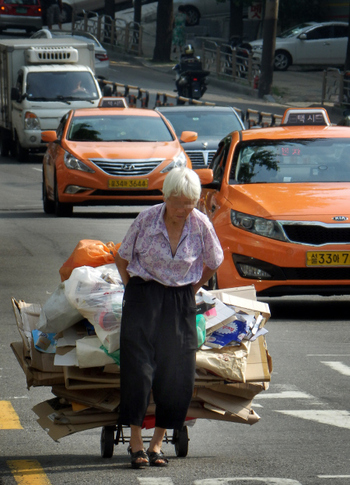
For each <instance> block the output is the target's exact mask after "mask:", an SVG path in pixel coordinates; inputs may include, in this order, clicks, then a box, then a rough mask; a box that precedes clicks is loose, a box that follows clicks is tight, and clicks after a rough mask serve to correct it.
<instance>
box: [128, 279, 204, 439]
mask: <svg viewBox="0 0 350 485" xmlns="http://www.w3.org/2000/svg"><path fill="white" fill-rule="evenodd" d="M123 305H124V306H123V316H122V324H121V336H120V378H121V404H120V423H121V424H124V425H128V426H130V425H131V424H132V425H136V426H142V423H143V420H144V417H145V414H146V410H147V406H148V403H149V398H150V393H151V390H152V392H153V398H154V402H155V404H156V415H155V417H156V426H158V427H160V428H166V429H181V427H182V426H183V423H184V421H185V417H186V413H187V409H188V406H189V404H190V402H191V397H192V393H193V387H194V374H195V365H196V349H197V332H196V302H195V297H194V291H193V287H192V285H188V286H183V287H166V286H163V285H161V284H159V283H157V282H155V281H148V282H147V281H144V280H143V279H142V278H138V277H133V278H131V279H130V281H129V283H128V284H127V286H126V288H125V295H124V304H123Z"/></svg>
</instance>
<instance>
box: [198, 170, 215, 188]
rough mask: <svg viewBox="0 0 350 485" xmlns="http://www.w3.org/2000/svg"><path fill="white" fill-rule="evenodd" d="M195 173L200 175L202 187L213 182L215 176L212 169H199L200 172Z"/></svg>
mask: <svg viewBox="0 0 350 485" xmlns="http://www.w3.org/2000/svg"><path fill="white" fill-rule="evenodd" d="M195 172H196V174H197V175H198V177H199V180H200V181H201V185H202V186H203V185H208V184H211V183H212V182H213V179H214V174H213V171H212V169H211V168H199V169H198V170H195Z"/></svg>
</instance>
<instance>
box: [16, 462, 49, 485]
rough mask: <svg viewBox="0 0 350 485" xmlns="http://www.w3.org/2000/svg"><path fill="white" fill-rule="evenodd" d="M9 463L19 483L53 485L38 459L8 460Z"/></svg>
mask: <svg viewBox="0 0 350 485" xmlns="http://www.w3.org/2000/svg"><path fill="white" fill-rule="evenodd" d="M7 465H8V466H9V468H10V469H11V472H12V475H13V477H14V479H15V480H16V482H17V483H18V484H19V485H51V482H50V480H49V479H48V478H47V476H46V474H45V472H44V469H43V468H42V466H41V465H40V463H39V462H38V461H37V460H8V461H7Z"/></svg>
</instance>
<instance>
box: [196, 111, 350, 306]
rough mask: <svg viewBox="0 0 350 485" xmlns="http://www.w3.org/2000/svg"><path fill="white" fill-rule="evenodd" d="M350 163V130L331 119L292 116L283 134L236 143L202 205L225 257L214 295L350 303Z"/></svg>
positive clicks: (238, 137) (237, 138) (219, 157)
mask: <svg viewBox="0 0 350 485" xmlns="http://www.w3.org/2000/svg"><path fill="white" fill-rule="evenodd" d="M349 153H350V138H349V128H348V127H343V126H332V125H331V124H330V122H329V119H328V115H327V112H326V110H324V109H312V108H308V109H289V110H287V111H286V113H285V115H284V118H283V120H282V125H281V126H278V127H271V128H260V129H256V130H245V131H242V132H238V131H236V132H233V133H231V134H229V135H227V136H226V137H225V138H224V139H223V140H222V141H221V143H220V146H219V149H218V151H217V153H216V154H215V157H214V158H213V161H212V163H211V170H212V174H211V175H212V176H213V181H212V183H211V184H208V185H204V187H203V191H202V196H201V200H200V204H199V208H200V209H201V210H202V211H203V212H205V213H206V214H207V215H208V217H209V218H210V220H211V221H212V223H213V225H214V228H215V230H216V233H217V235H218V237H219V239H220V242H221V245H222V248H223V250H224V262H223V264H222V265H221V266H220V268H219V269H218V271H217V275H216V279H215V278H214V279H213V280H212V281H211V284H212V286H214V285H215V284H216V286H217V287H218V288H229V287H236V286H245V285H254V286H255V288H256V291H257V294H258V295H260V296H281V295H298V294H303V295H308V294H315V295H341V294H350V271H349V269H350V222H349V220H350V205H349V199H350V161H349ZM207 171H208V169H207V170H205V172H207ZM215 281H216V283H215Z"/></svg>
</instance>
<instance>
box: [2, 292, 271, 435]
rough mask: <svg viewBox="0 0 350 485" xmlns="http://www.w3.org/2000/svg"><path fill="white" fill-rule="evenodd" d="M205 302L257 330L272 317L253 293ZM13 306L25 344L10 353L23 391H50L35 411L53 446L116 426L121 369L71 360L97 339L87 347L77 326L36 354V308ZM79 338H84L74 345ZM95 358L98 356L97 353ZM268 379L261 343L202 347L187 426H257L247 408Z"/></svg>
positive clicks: (217, 294)
mask: <svg viewBox="0 0 350 485" xmlns="http://www.w3.org/2000/svg"><path fill="white" fill-rule="evenodd" d="M209 294H210V295H211V296H212V297H215V299H216V300H217V301H219V302H221V303H220V304H222V303H223V304H224V305H227V306H233V307H234V308H235V309H236V310H237V309H238V310H242V311H244V312H245V313H247V314H251V315H255V316H256V317H257V316H259V318H260V319H261V321H262V324H261V326H264V325H265V323H266V321H267V320H268V318H269V316H270V312H269V307H268V305H267V304H265V303H261V302H258V301H256V294H255V289H254V287H253V286H249V287H241V288H234V289H225V290H216V291H211V292H209ZM12 305H13V309H14V313H15V317H16V322H17V326H18V330H19V333H20V335H21V337H22V340H21V341H20V342H14V343H12V344H11V347H12V350H13V352H14V354H15V356H16V358H17V360H18V362H19V364H20V366H21V367H22V369H23V371H24V374H25V376H26V381H27V387H28V388H30V387H32V386H34V387H35V386H50V387H51V391H52V393H53V395H54V396H56V397H54V398H52V399H50V400H48V401H45V402H43V403H40V404H38V405H36V406H35V407H34V408H33V411H34V412H35V413H36V414H37V415H38V417H39V419H38V423H39V424H40V425H41V426H42V427H43V428H44V429H45V430H46V431H47V432H48V434H49V435H50V436H51V437H52V438H53V439H54V440H58V439H60V438H62V437H64V436H67V435H69V434H72V433H76V432H78V431H82V430H86V429H91V428H96V427H102V426H109V425H114V424H116V422H117V419H118V405H119V402H120V379H119V366H118V364H117V363H115V361H114V360H113V358H112V357H108V356H105V357H106V358H107V359H108V358H109V359H110V361H108V360H107V362H110V363H106V361H105V360H104V359H102V361H101V362H104V364H103V365H96V363H97V364H99V362H100V361H99V359H100V358H101V356H100V354H98V353H96V354H91V356H93V357H90V358H89V356H90V354H87V356H86V359H85V361H86V362H89V361H90V362H91V361H92V362H93V364H91V363H90V364H89V363H85V364H84V365H83V364H81V362H80V364H79V360H77V358H76V350H77V347H78V345H77V342H80V343H81V342H83V341H84V342H88V343H92V344H93V345H92V347H94V345H95V344H94V339H95V340H96V337H93V338H92V339H91V341H89V337H87V336H86V335H84V331H81V324H80V323H77V324H75V325H74V326H73V327H72V330H71V331H70V332H68V333H66V334H65V332H63V334H62V335H60V337H61V338H60V339H59V340H58V342H61V345H60V346H58V348H57V350H56V353H55V354H54V353H45V352H40V351H39V350H38V349H37V348H36V347H35V345H34V343H33V338H32V330H34V329H36V328H38V321H39V316H40V312H41V306H40V305H38V304H31V303H25V302H24V301H17V300H15V299H14V298H13V299H12ZM225 322H226V321H225V320H224V321H222V322H221V325H223V324H225ZM79 325H80V326H79ZM212 330H213V329H210V330H208V332H210V331H212ZM72 335H73V337H72ZM74 335H75V337H74ZM81 337H85V338H83V340H79V339H80V338H81ZM97 350H98V352H101V350H100V348H99V349H96V351H97ZM84 352H86V350H85V351H84ZM89 365H90V367H89ZM91 365H93V367H91ZM271 372H272V363H271V358H270V356H269V354H268V351H267V347H266V341H265V336H264V335H262V336H260V337H258V338H256V339H255V340H254V341H243V342H242V343H241V344H240V345H236V346H225V347H223V348H220V349H213V348H208V347H202V348H201V349H199V351H198V352H197V374H196V380H195V390H194V394H193V398H192V401H191V405H190V407H189V410H188V418H189V419H194V418H204V419H213V420H223V421H230V422H238V423H244V424H254V423H256V422H257V421H258V420H259V419H260V418H259V416H258V415H257V414H256V413H255V412H254V410H253V409H252V400H253V398H254V396H256V394H258V393H259V392H261V391H263V390H266V389H267V388H268V383H269V381H270V379H271ZM147 415H148V417H149V418H151V416H153V415H154V403H153V401H152V399H151V401H150V404H149V407H148V410H147ZM150 421H151V422H152V420H150ZM145 426H146V427H147V424H146V425H145ZM149 427H152V425H150V426H149Z"/></svg>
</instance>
